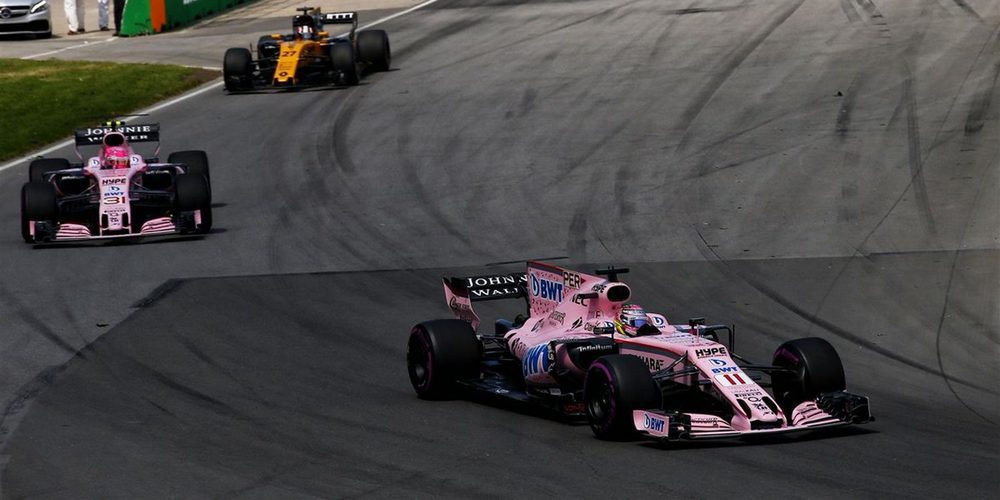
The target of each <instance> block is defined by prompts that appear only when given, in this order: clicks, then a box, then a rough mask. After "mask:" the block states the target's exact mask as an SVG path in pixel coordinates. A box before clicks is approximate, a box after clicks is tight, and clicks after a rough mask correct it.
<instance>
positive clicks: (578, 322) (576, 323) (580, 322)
mask: <svg viewBox="0 0 1000 500" xmlns="http://www.w3.org/2000/svg"><path fill="white" fill-rule="evenodd" d="M581 325H583V316H580V317H579V318H576V321H574V322H573V324H572V325H569V327H570V328H572V329H574V330H575V329H577V328H580V326H581Z"/></svg>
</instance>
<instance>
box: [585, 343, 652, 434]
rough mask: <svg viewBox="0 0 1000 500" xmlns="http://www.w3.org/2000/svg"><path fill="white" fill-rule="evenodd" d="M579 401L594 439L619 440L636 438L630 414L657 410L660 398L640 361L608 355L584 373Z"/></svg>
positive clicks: (599, 359)
mask: <svg viewBox="0 0 1000 500" xmlns="http://www.w3.org/2000/svg"><path fill="white" fill-rule="evenodd" d="M583 401H584V406H585V407H586V411H587V421H588V422H589V423H590V429H591V430H592V431H594V435H595V436H597V438H598V439H608V440H622V439H629V438H632V437H634V436H636V435H637V431H636V430H635V425H634V424H633V420H632V411H633V410H647V409H652V408H659V407H660V406H662V404H663V396H662V394H661V393H660V388H659V386H657V385H656V382H655V381H654V380H653V377H652V376H651V375H650V374H649V368H647V367H646V364H645V363H643V362H642V360H641V359H639V358H637V357H635V356H630V355H622V354H611V355H608V356H602V357H600V358H598V359H597V361H594V362H593V364H591V365H590V368H589V369H588V370H587V378H586V379H585V380H584V383H583Z"/></svg>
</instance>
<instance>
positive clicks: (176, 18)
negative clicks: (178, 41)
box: [119, 0, 248, 36]
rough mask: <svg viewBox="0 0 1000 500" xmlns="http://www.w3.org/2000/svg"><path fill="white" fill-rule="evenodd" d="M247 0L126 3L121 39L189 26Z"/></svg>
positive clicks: (134, 1) (144, 1) (153, 0)
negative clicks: (122, 37)
mask: <svg viewBox="0 0 1000 500" xmlns="http://www.w3.org/2000/svg"><path fill="white" fill-rule="evenodd" d="M246 1H248V0H127V2H126V3H125V11H124V12H123V13H122V22H121V31H120V32H119V34H120V35H123V36H136V35H151V34H153V33H160V32H163V31H167V30H171V29H173V28H177V27H178V26H184V25H186V24H190V23H192V22H194V21H197V20H198V19H201V18H203V17H205V16H209V15H212V14H216V13H219V12H222V11H224V10H228V9H231V8H233V7H235V6H237V5H239V4H241V3H244V2H246Z"/></svg>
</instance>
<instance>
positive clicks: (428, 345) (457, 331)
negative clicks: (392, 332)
mask: <svg viewBox="0 0 1000 500" xmlns="http://www.w3.org/2000/svg"><path fill="white" fill-rule="evenodd" d="M481 352H482V345H481V343H480V342H479V339H478V338H477V337H476V332H475V331H474V330H473V329H472V326H471V325H470V324H469V323H466V322H465V321H462V320H458V319H439V320H433V321H426V322H423V323H420V324H418V325H416V326H414V327H413V329H412V330H410V339H409V342H408V343H407V347H406V369H407V372H408V373H409V375H410V383H411V384H413V390H414V391H416V393H417V397H419V398H420V399H446V398H449V397H452V396H454V395H455V394H456V392H457V390H456V389H457V387H456V385H457V384H456V382H457V381H458V380H460V379H463V378H473V377H476V376H477V374H478V370H479V361H480V358H481V357H482V354H481Z"/></svg>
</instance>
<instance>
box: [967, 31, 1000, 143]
mask: <svg viewBox="0 0 1000 500" xmlns="http://www.w3.org/2000/svg"><path fill="white" fill-rule="evenodd" d="M991 38H992V42H987V44H986V45H984V46H983V48H982V49H980V51H979V54H977V56H976V59H975V61H973V65H972V67H973V68H975V67H976V66H977V65H978V62H979V60H980V59H981V58H982V57H983V56H984V55H989V56H991V58H992V59H993V68H992V70H993V75H992V77H990V76H988V75H984V76H983V77H982V80H981V82H980V84H979V88H978V89H976V95H975V97H974V98H973V99H972V103H971V104H970V105H969V113H968V115H967V116H966V118H965V134H966V135H970V134H975V133H978V132H979V131H980V130H982V128H983V125H984V124H985V122H986V115H987V112H988V111H989V109H990V106H991V105H992V103H993V93H994V92H995V91H996V89H997V79H998V77H1000V24H998V25H997V27H996V28H995V29H994V31H993V34H992V35H991ZM987 47H990V48H989V52H987ZM969 71H970V73H969V74H970V75H971V73H972V71H973V69H971V68H970V70H969ZM986 71H989V70H988V69H987V70H986ZM966 78H968V75H967V76H966Z"/></svg>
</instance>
